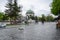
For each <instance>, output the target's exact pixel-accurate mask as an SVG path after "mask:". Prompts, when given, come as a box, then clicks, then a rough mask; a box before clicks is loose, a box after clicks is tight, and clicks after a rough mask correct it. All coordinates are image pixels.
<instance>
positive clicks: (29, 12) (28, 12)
mask: <svg viewBox="0 0 60 40" xmlns="http://www.w3.org/2000/svg"><path fill="white" fill-rule="evenodd" d="M26 14H34V12H33V11H32V10H28V11H27V12H26Z"/></svg>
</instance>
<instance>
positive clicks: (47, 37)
mask: <svg viewBox="0 0 60 40" xmlns="http://www.w3.org/2000/svg"><path fill="white" fill-rule="evenodd" d="M20 26H21V27H22V28H23V29H24V30H19V29H18V28H10V29H4V30H0V39H3V38H4V39H3V40H60V29H56V26H55V23H53V22H50V23H48V22H45V23H44V25H43V24H42V23H37V24H33V23H32V24H29V25H20ZM1 35H3V37H2V36H1Z"/></svg>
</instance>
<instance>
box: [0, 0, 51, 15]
mask: <svg viewBox="0 0 60 40" xmlns="http://www.w3.org/2000/svg"><path fill="white" fill-rule="evenodd" d="M51 2H52V0H18V4H19V5H22V6H23V7H22V14H23V15H25V12H26V11H27V10H29V9H31V10H33V11H34V12H35V15H37V16H40V15H41V14H45V15H46V14H50V5H51ZM6 4H7V0H0V11H2V12H3V11H4V10H5V9H6V8H5V6H6Z"/></svg>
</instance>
